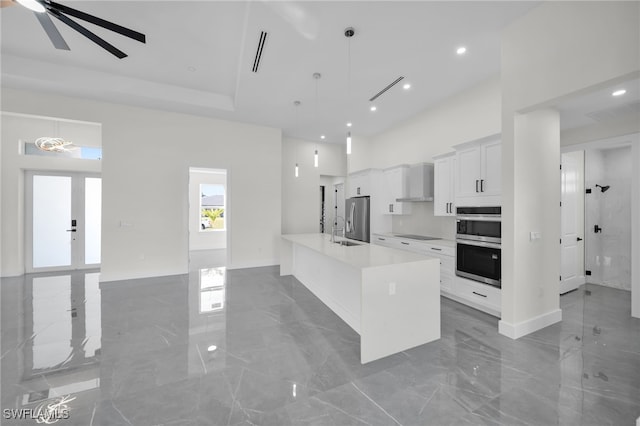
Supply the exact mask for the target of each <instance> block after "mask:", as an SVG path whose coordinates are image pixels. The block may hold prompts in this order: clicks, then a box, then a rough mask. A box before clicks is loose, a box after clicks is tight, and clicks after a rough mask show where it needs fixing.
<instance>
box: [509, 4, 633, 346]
mask: <svg viewBox="0 0 640 426" xmlns="http://www.w3.org/2000/svg"><path fill="white" fill-rule="evenodd" d="M639 6H640V4H639V3H637V2H545V3H543V4H541V5H540V6H538V7H536V8H535V9H533V10H532V11H531V12H530V13H528V14H527V15H525V16H524V17H522V18H521V19H519V20H517V21H516V22H514V23H513V24H511V25H510V26H509V27H508V28H507V29H506V30H505V31H504V32H503V37H502V66H501V76H502V88H503V92H502V94H503V95H502V142H503V144H502V159H503V165H502V167H503V170H502V172H503V179H502V182H503V191H502V200H503V221H502V229H503V233H502V248H503V250H502V253H503V258H502V268H503V269H502V274H503V275H502V321H501V322H500V332H501V333H503V334H506V335H508V336H510V337H514V338H517V337H519V336H521V335H523V334H527V333H529V332H532V331H535V330H536V329H538V328H542V327H544V326H546V325H548V324H550V323H553V322H556V321H558V320H559V319H560V318H561V316H560V315H558V306H559V297H558V292H557V291H555V292H552V291H547V287H548V289H549V290H550V289H551V286H552V285H553V287H557V280H558V278H559V274H558V268H559V265H558V262H557V259H558V258H559V250H560V248H559V244H558V241H559V217H560V215H559V212H558V214H555V212H556V211H557V210H558V201H559V191H558V188H559V184H558V180H557V179H556V175H557V174H558V170H559V168H558V163H559V144H560V141H559V139H560V138H559V132H560V131H559V128H558V129H557V130H553V131H552V127H554V124H553V121H554V118H553V117H552V115H553V112H551V111H545V110H543V111H540V112H539V114H540V116H537V117H535V116H532V115H531V114H527V115H522V114H520V113H522V112H527V111H535V110H536V109H538V108H541V107H543V106H545V105H549V104H553V103H554V102H557V100H559V99H561V98H563V97H566V96H569V95H571V94H577V93H584V92H585V91H588V90H593V88H594V87H600V86H602V85H604V84H610V83H611V82H614V81H623V80H626V79H628V78H629V77H630V76H632V75H637V74H638V73H639V72H640V69H639V68H640V67H639V64H640V46H639V42H640V37H639V36H640V21H639V17H640V13H639ZM533 114H536V115H537V114H538V113H537V112H535V113H533ZM544 116H546V118H545V117H544ZM531 119H534V121H535V122H532V121H531ZM536 127H537V128H536ZM556 132H557V135H556V134H555V133H556ZM536 135H539V136H540V138H543V139H540V138H538V137H535V136H536ZM556 144H557V147H556ZM542 151H544V154H543V153H542ZM534 230H535V231H539V232H541V233H542V236H543V238H542V239H541V240H538V241H536V243H535V244H533V243H531V242H530V241H529V239H528V238H527V235H528V232H529V231H534ZM528 265H534V266H535V267H536V268H537V269H531V268H530V267H528Z"/></svg>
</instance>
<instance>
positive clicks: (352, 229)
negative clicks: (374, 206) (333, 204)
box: [344, 197, 370, 243]
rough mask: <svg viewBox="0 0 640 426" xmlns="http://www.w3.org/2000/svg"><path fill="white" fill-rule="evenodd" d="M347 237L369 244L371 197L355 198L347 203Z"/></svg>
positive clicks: (345, 210)
mask: <svg viewBox="0 0 640 426" xmlns="http://www.w3.org/2000/svg"><path fill="white" fill-rule="evenodd" d="M344 212H345V214H346V215H347V218H346V220H345V225H344V226H345V236H346V237H347V238H351V239H352V240H358V241H364V242H366V243H368V242H369V212H370V209H369V197H353V198H349V199H347V200H346V202H345V209H344Z"/></svg>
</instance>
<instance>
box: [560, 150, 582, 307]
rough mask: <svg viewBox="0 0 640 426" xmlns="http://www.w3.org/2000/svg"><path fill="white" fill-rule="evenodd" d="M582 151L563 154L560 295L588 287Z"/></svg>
mask: <svg viewBox="0 0 640 426" xmlns="http://www.w3.org/2000/svg"><path fill="white" fill-rule="evenodd" d="M581 154H582V151H580V152H572V153H567V154H562V171H561V174H560V176H561V202H562V205H561V208H560V212H561V213H560V214H561V237H562V238H561V242H560V261H561V263H560V265H561V270H560V294H563V293H566V292H568V291H571V290H575V289H576V288H578V286H580V285H581V284H584V273H583V269H584V266H583V265H584V241H583V238H584V202H583V200H584V195H583V194H584V189H583V188H584V182H583V173H582V169H583V160H582V156H581Z"/></svg>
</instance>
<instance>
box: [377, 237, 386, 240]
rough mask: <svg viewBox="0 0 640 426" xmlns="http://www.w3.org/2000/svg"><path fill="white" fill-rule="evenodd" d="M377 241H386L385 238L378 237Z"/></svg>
mask: <svg viewBox="0 0 640 426" xmlns="http://www.w3.org/2000/svg"><path fill="white" fill-rule="evenodd" d="M378 240H379V241H386V238H380V237H378Z"/></svg>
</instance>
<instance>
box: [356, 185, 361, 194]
mask: <svg viewBox="0 0 640 426" xmlns="http://www.w3.org/2000/svg"><path fill="white" fill-rule="evenodd" d="M356 194H358V195H360V187H358V188H356Z"/></svg>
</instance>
